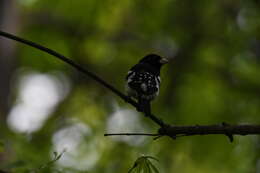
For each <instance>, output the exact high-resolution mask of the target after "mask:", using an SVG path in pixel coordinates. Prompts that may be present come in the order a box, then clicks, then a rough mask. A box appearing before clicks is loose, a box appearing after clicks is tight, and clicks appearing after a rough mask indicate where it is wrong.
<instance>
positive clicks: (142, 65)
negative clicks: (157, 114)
mask: <svg viewBox="0 0 260 173" xmlns="http://www.w3.org/2000/svg"><path fill="white" fill-rule="evenodd" d="M166 63H168V59H166V58H162V57H161V56H159V55H156V54H148V55H146V56H144V57H143V58H142V59H141V60H140V61H139V62H138V63H137V64H136V65H134V66H133V67H132V68H130V70H129V71H128V73H127V76H126V87H125V88H126V93H127V96H128V97H130V98H134V99H136V100H137V102H138V107H137V110H138V111H140V112H143V113H144V114H145V115H146V116H149V115H151V104H150V102H151V101H152V100H153V99H154V98H155V97H156V96H158V94H159V89H160V83H161V79H160V71H161V67H162V66H163V65H164V64H166Z"/></svg>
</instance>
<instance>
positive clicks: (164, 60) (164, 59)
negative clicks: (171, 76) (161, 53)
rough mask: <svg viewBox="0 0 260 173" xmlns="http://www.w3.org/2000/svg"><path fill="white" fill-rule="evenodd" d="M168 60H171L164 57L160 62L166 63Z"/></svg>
mask: <svg viewBox="0 0 260 173" xmlns="http://www.w3.org/2000/svg"><path fill="white" fill-rule="evenodd" d="M168 62H169V60H168V59H166V58H162V59H161V60H160V63H161V64H166V63H168Z"/></svg>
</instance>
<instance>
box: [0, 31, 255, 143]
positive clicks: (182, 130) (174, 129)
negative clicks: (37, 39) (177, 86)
mask: <svg viewBox="0 0 260 173" xmlns="http://www.w3.org/2000/svg"><path fill="white" fill-rule="evenodd" d="M0 36H3V37H6V38H9V39H11V40H15V41H18V42H20V43H23V44H26V45H29V46H31V47H34V48H36V49H39V50H41V51H43V52H46V53H48V54H50V55H53V56H54V57H56V58H58V59H60V60H61V61H63V62H65V63H67V64H69V65H71V66H72V67H74V68H75V69H77V70H78V71H80V72H82V73H84V74H85V75H87V76H89V77H90V78H92V79H94V80H95V81H97V82H98V83H100V84H101V85H103V86H104V87H106V88H108V89H109V90H110V91H112V92H113V93H114V94H116V95H117V96H119V97H120V98H121V99H123V100H124V101H126V102H127V103H129V104H131V105H132V106H134V107H135V108H138V103H137V102H136V101H134V100H133V99H131V98H129V97H127V96H126V95H125V94H123V93H122V92H120V91H119V90H117V89H116V88H115V87H114V86H112V85H110V84H109V83H107V82H106V81H104V80H103V79H101V78H100V77H98V76H97V75H96V74H94V73H92V72H90V71H88V70H86V69H85V68H83V67H82V66H80V65H79V64H77V63H75V62H74V61H72V60H70V59H69V58H67V57H65V56H64V55H61V54H59V53H58V52H56V51H54V50H52V49H49V48H46V47H44V46H42V45H40V44H37V43H34V42H32V41H28V40H25V39H23V38H20V37H17V36H14V35H12V34H9V33H6V32H3V31H0ZM147 117H148V118H150V119H151V120H152V121H153V122H155V123H156V124H158V125H159V126H160V129H159V131H158V134H145V133H134V134H132V135H148V136H169V137H171V138H173V139H174V138H175V137H180V136H192V135H210V134H222V135H226V136H227V137H228V138H229V139H230V141H231V142H232V141H233V135H259V134H260V125H229V124H226V123H222V124H220V125H206V126H201V125H194V126H173V125H168V124H166V123H164V122H163V121H162V120H160V119H159V118H157V117H156V116H154V115H152V114H150V115H147ZM109 135H131V134H130V133H123V134H106V136H109Z"/></svg>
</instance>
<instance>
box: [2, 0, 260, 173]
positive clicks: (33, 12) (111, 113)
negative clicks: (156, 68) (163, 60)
mask: <svg viewBox="0 0 260 173" xmlns="http://www.w3.org/2000/svg"><path fill="white" fill-rule="evenodd" d="M6 2H9V1H8V0H6ZM10 2H11V1H10ZM12 2H13V1H12ZM0 4H1V1H0ZM12 4H14V5H15V8H10V9H19V12H18V15H19V17H18V19H14V20H10V19H9V17H12V16H16V15H13V14H11V13H12V11H13V10H9V9H6V10H1V11H0V13H1V12H2V11H8V12H9V13H10V15H3V18H4V17H7V18H8V20H10V22H11V23H15V21H19V22H17V23H16V25H17V26H15V27H14V26H13V25H14V24H12V25H11V28H8V26H9V25H8V26H5V27H3V28H7V29H6V31H8V32H11V33H13V32H14V31H13V29H14V28H20V29H19V33H16V34H17V35H19V36H22V37H25V38H27V39H30V40H32V41H36V42H38V43H40V44H42V45H44V46H47V47H49V48H51V49H54V50H57V51H58V52H59V53H61V54H64V55H66V56H68V57H69V58H71V59H72V60H74V61H75V62H77V63H79V64H80V65H82V66H83V67H85V68H87V69H88V70H90V71H92V72H94V73H96V74H97V75H99V76H100V77H102V78H103V79H104V80H106V81H108V82H109V83H110V84H113V86H115V87H116V88H118V89H119V90H121V91H123V90H124V82H125V76H126V73H127V71H128V69H129V68H130V67H131V66H132V65H133V64H135V63H136V62H137V61H138V60H139V59H140V58H141V57H143V56H144V55H146V54H147V53H158V54H160V55H161V56H164V57H168V56H174V58H173V60H172V62H171V63H169V64H167V65H166V66H165V67H164V68H163V69H162V74H161V79H162V83H161V84H162V85H161V90H160V95H159V97H158V98H157V99H156V100H154V101H153V102H152V111H153V113H154V114H155V115H157V116H158V117H159V118H162V119H163V120H164V121H165V122H167V123H170V124H174V125H194V124H204V125H205V124H216V123H221V122H223V121H224V122H227V123H230V124H235V123H256V124H259V123H260V116H259V115H260V90H259V88H260V77H259V74H260V58H259V57H260V51H259V50H260V22H259V21H260V20H259V16H260V4H259V2H258V1H255V0H247V1H238V0H215V1H212V0H196V1H191V0H160V1H158V0H157V1H156V0H122V1H118V0H76V1H70V0H55V1H53V0H19V1H14V2H13V3H12ZM1 17H2V16H1ZM10 22H5V23H7V24H9V23H10ZM0 23H1V22H0ZM19 25H21V26H19ZM0 39H1V40H0V41H1V44H0V48H1V46H3V47H4V49H0V50H1V51H2V50H6V47H7V46H8V44H5V41H6V40H5V39H2V38H0ZM7 53H8V52H7ZM13 55H14V58H13V59H14V61H15V62H14V64H15V65H12V66H10V67H8V63H6V64H5V62H7V61H9V59H10V60H11V59H12V58H9V57H8V58H7V57H5V56H3V57H2V56H1V57H0V60H1V63H0V66H1V65H2V66H3V67H2V66H1V69H2V68H3V69H5V68H7V69H8V68H10V69H9V70H10V71H13V70H14V73H13V74H12V75H7V74H4V78H3V79H2V78H1V84H3V81H2V80H4V79H5V78H9V80H8V82H7V83H10V84H11V85H10V94H9V97H8V98H6V101H5V102H6V103H8V107H9V110H7V111H6V112H5V113H4V114H3V115H6V117H4V118H3V119H5V118H6V119H7V120H6V121H2V119H1V123H3V124H4V125H3V126H2V124H1V126H0V129H1V134H0V169H1V170H2V169H3V170H11V171H12V172H17V173H23V172H30V171H31V170H34V169H35V170H38V171H39V172H44V173H45V172H46V173H47V172H48V173H52V172H57V170H62V171H63V172H64V173H81V172H91V173H117V172H119V173H124V172H127V171H128V170H129V165H132V161H133V160H136V156H137V155H140V153H144V154H145V155H153V156H155V157H156V158H158V159H159V160H160V163H159V165H160V172H162V173H169V172H178V173H191V172H192V173H193V172H194V173H196V172H199V173H219V172H221V173H230V172H235V173H244V172H259V170H258V169H259V168H258V167H259V157H260V151H259V143H260V139H259V137H258V136H242V137H238V136H235V138H234V143H232V144H230V143H229V141H228V139H227V137H226V136H224V135H211V136H192V137H190V136H189V137H182V138H178V139H177V140H174V141H173V140H171V139H169V138H159V139H157V140H155V141H154V140H152V139H151V138H149V137H129V136H123V137H104V136H103V134H104V133H110V132H113V133H117V132H118V133H120V132H147V133H154V132H156V131H157V130H158V127H157V125H154V124H153V123H152V122H151V121H150V120H147V118H145V117H143V116H142V115H140V114H138V113H137V112H136V111H135V109H134V108H133V107H131V106H129V105H128V104H126V103H125V102H123V101H122V100H120V99H119V98H118V97H117V96H115V95H114V94H112V93H111V92H110V91H108V90H107V89H105V88H103V87H102V86H100V85H99V84H97V83H96V82H95V81H93V80H92V79H90V78H88V77H86V76H84V75H82V74H81V73H79V72H77V71H75V70H72V68H71V67H70V66H68V65H67V64H64V63H62V62H60V61H59V60H57V59H54V58H53V57H52V56H50V55H47V54H45V53H42V52H40V51H38V50H35V49H32V48H30V47H27V46H25V45H21V44H17V46H16V50H15V53H14V54H13ZM2 58H4V59H2ZM32 75H33V76H35V79H36V82H32V83H31V82H29V81H28V80H27V79H28V78H30V77H31V76H32ZM46 78H47V79H49V80H47V81H46V80H45V81H44V82H40V83H37V81H38V82H39V81H41V80H42V79H46ZM27 84H28V85H29V86H30V87H29V88H26V87H25V86H26V85H27ZM48 84H52V85H51V86H49V87H48ZM1 86H2V85H1ZM42 88H43V90H44V89H46V90H47V91H45V92H43V90H40V89H42ZM1 91H2V92H6V91H7V89H6V88H5V87H0V93H2V92H1ZM53 93H56V94H53ZM45 97H46V99H44V98H45ZM55 100H56V101H55ZM45 103H51V104H52V105H51V106H49V107H44V106H43V105H44V104H45ZM40 108H44V109H43V110H41V111H39V110H40ZM1 110H6V108H2V104H0V111H1ZM1 113H2V112H1ZM1 113H0V114H1ZM43 114H45V116H43ZM13 115H16V116H15V118H13ZM1 116H2V114H1ZM28 117H29V118H30V119H29V120H28V119H26V118H28ZM1 118H2V117H1ZM14 120H16V125H14V124H13V121H14ZM18 127H19V128H18ZM24 127H26V128H25V129H23V128H24ZM36 127H37V128H36ZM21 129H23V130H21ZM28 129H29V130H28ZM31 129H34V130H32V131H30V130H31ZM63 149H66V152H65V153H64V154H63V155H62V157H61V158H60V157H58V156H60V154H57V153H56V155H54V159H53V157H52V152H53V151H63ZM55 158H56V159H55ZM58 159H59V160H58ZM152 161H153V159H152V158H149V157H147V156H143V157H140V158H138V159H137V160H136V162H135V163H136V166H135V167H133V168H132V169H131V173H134V172H138V171H139V172H141V171H142V172H145V171H146V172H149V171H150V172H155V173H156V172H158V170H157V168H156V167H155V165H154V163H153V162H152ZM38 168H39V169H40V170H39V169H38Z"/></svg>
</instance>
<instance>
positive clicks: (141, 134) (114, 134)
mask: <svg viewBox="0 0 260 173" xmlns="http://www.w3.org/2000/svg"><path fill="white" fill-rule="evenodd" d="M123 135H124V136H160V134H151V133H106V134H104V136H123Z"/></svg>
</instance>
